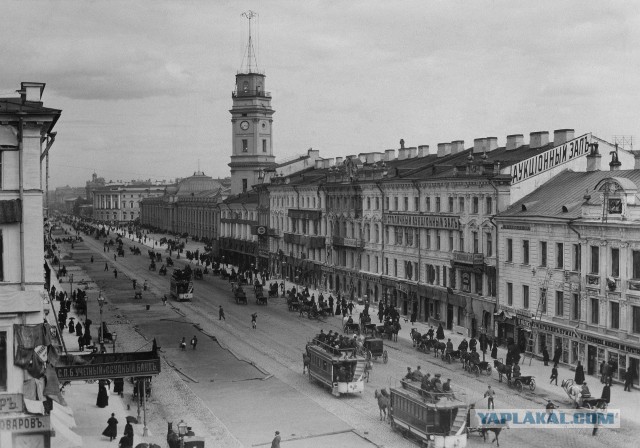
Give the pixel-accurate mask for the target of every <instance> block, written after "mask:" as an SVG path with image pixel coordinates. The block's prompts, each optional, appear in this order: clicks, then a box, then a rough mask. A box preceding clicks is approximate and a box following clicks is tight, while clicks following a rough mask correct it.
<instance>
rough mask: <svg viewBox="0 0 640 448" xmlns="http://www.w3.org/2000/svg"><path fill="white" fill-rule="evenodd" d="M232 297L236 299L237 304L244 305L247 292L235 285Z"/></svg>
mask: <svg viewBox="0 0 640 448" xmlns="http://www.w3.org/2000/svg"><path fill="white" fill-rule="evenodd" d="M233 297H235V299H236V303H237V304H238V305H240V304H242V305H246V304H247V293H245V292H244V289H242V287H241V286H238V287H236V289H235V290H234V291H233Z"/></svg>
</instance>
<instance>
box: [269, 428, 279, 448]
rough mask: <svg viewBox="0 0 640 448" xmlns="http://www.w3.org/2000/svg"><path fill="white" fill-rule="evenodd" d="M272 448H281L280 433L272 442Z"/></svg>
mask: <svg viewBox="0 0 640 448" xmlns="http://www.w3.org/2000/svg"><path fill="white" fill-rule="evenodd" d="M271 448H280V431H276V436H275V437H274V438H273V440H272V441H271Z"/></svg>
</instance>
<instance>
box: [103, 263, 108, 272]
mask: <svg viewBox="0 0 640 448" xmlns="http://www.w3.org/2000/svg"><path fill="white" fill-rule="evenodd" d="M104 270H105V271H108V270H109V263H105V264H104Z"/></svg>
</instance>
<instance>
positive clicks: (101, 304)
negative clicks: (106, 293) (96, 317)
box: [98, 291, 115, 350]
mask: <svg viewBox="0 0 640 448" xmlns="http://www.w3.org/2000/svg"><path fill="white" fill-rule="evenodd" d="M98 305H100V329H99V330H98V335H99V341H100V344H104V334H103V331H102V307H103V306H104V297H102V291H100V292H99V293H98ZM113 347H114V350H115V343H114V346H113Z"/></svg>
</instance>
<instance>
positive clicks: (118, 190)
mask: <svg viewBox="0 0 640 448" xmlns="http://www.w3.org/2000/svg"><path fill="white" fill-rule="evenodd" d="M164 190H165V185H162V184H155V183H131V184H118V185H106V186H104V187H103V188H98V189H95V190H93V219H96V220H98V221H105V222H113V223H127V222H131V221H134V220H136V219H138V218H139V217H140V202H141V201H142V200H143V199H145V198H149V197H157V196H161V195H163V194H164Z"/></svg>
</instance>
